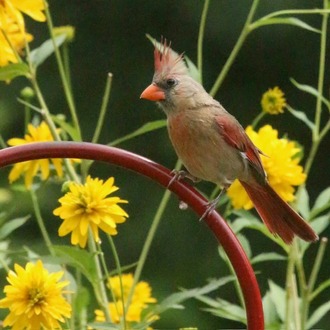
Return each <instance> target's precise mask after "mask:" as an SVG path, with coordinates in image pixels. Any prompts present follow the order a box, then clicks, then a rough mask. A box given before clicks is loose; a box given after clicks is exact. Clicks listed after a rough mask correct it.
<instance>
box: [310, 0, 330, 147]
mask: <svg viewBox="0 0 330 330" xmlns="http://www.w3.org/2000/svg"><path fill="white" fill-rule="evenodd" d="M323 7H324V9H327V7H328V0H323ZM322 16H323V19H322V28H321V45H320V64H319V79H318V84H317V91H318V94H317V99H316V112H315V122H314V124H315V129H314V131H313V140H314V141H316V140H318V138H319V132H320V124H321V112H322V95H323V86H324V74H325V58H326V47H327V26H328V18H329V14H328V13H323V14H322Z"/></svg>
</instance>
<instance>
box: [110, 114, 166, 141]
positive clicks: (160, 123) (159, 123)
mask: <svg viewBox="0 0 330 330" xmlns="http://www.w3.org/2000/svg"><path fill="white" fill-rule="evenodd" d="M166 123H167V122H166V119H161V120H155V121H152V122H149V123H146V124H144V125H143V126H141V127H140V128H138V129H137V130H136V131H134V132H132V133H130V134H127V135H125V136H123V137H121V138H119V139H116V140H114V141H112V142H110V143H108V145H109V146H112V147H113V146H116V145H118V144H120V143H122V142H124V141H127V140H130V139H133V138H135V137H137V136H139V135H142V134H146V133H149V132H152V131H155V130H157V129H160V128H163V127H166Z"/></svg>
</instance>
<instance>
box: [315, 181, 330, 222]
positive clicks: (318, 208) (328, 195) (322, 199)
mask: <svg viewBox="0 0 330 330" xmlns="http://www.w3.org/2000/svg"><path fill="white" fill-rule="evenodd" d="M328 208H330V187H328V188H326V189H325V190H323V191H322V192H321V193H320V194H319V196H318V197H317V198H316V201H315V203H314V206H313V208H312V211H311V214H310V218H311V219H313V218H314V217H315V216H316V215H318V214H320V213H322V212H324V211H325V210H327V209H328Z"/></svg>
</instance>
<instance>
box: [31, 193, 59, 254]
mask: <svg viewBox="0 0 330 330" xmlns="http://www.w3.org/2000/svg"><path fill="white" fill-rule="evenodd" d="M30 196H31V199H32V205H33V210H34V214H35V216H36V219H37V223H38V226H39V229H40V231H41V235H42V237H43V239H44V241H45V243H46V246H47V248H48V250H49V252H50V254H51V255H52V256H55V251H54V249H53V244H52V241H51V239H50V237H49V235H48V232H47V229H46V226H45V223H44V220H43V218H42V215H41V211H40V206H39V203H38V198H37V196H36V193H35V191H33V190H30Z"/></svg>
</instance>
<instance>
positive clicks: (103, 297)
mask: <svg viewBox="0 0 330 330" xmlns="http://www.w3.org/2000/svg"><path fill="white" fill-rule="evenodd" d="M88 246H89V251H90V252H91V253H92V255H93V260H94V264H95V269H96V272H97V276H96V278H97V281H96V282H94V283H93V287H94V291H95V296H96V299H97V301H98V303H99V305H100V307H101V308H102V310H103V313H104V316H105V320H106V321H107V322H111V315H110V311H109V301H108V296H107V289H106V287H105V284H104V281H103V273H102V269H101V262H100V259H99V254H98V252H97V248H96V243H95V241H94V237H93V234H92V230H91V229H90V228H88Z"/></svg>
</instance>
